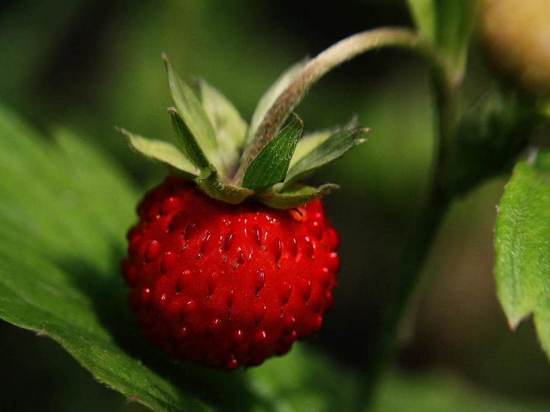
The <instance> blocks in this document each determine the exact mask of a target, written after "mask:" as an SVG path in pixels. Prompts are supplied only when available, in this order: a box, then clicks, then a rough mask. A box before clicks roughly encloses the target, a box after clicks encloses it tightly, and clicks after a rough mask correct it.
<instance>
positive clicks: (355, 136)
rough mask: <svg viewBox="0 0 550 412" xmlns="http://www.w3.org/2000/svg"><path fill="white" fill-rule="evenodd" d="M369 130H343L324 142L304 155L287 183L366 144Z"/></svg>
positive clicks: (289, 173) (290, 174) (290, 172)
mask: <svg viewBox="0 0 550 412" xmlns="http://www.w3.org/2000/svg"><path fill="white" fill-rule="evenodd" d="M368 131H369V130H368V129H364V128H356V129H342V130H339V131H337V132H335V133H333V134H331V135H330V136H329V137H328V138H326V139H325V140H323V141H322V142H321V143H320V144H319V145H318V146H316V147H315V146H314V147H312V149H311V150H310V151H308V152H306V153H305V154H303V155H302V157H301V158H300V160H298V161H297V162H296V163H295V164H294V165H293V166H292V167H291V168H290V170H289V171H288V174H287V176H286V179H285V183H286V182H292V181H294V180H297V179H300V178H303V177H304V175H306V174H309V173H311V172H313V171H314V170H316V169H318V168H320V167H322V166H324V165H326V164H328V163H330V162H332V161H334V160H336V159H337V158H339V157H340V156H342V155H343V154H344V153H346V152H347V151H348V150H350V149H351V148H353V147H355V146H357V145H359V144H361V143H364V142H365V141H366V135H367V133H368Z"/></svg>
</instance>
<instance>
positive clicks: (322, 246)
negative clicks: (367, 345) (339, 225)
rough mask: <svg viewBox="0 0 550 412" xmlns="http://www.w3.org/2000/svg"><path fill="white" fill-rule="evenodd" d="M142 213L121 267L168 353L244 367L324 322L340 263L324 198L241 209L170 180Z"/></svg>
mask: <svg viewBox="0 0 550 412" xmlns="http://www.w3.org/2000/svg"><path fill="white" fill-rule="evenodd" d="M138 214H139V222H138V224H137V225H136V226H135V227H133V228H132V229H131V230H130V231H129V233H128V253H129V256H128V257H127V258H126V259H125V260H124V263H123V265H122V268H123V271H124V275H125V278H126V280H127V283H128V285H129V287H130V288H131V292H130V301H131V306H132V309H133V310H134V311H135V312H136V314H137V316H138V319H139V322H140V325H141V327H142V329H143V331H144V334H145V335H146V336H147V337H148V338H149V339H150V340H151V341H152V342H153V343H154V344H156V345H158V346H160V347H162V348H163V349H164V350H165V351H167V352H169V353H171V354H173V355H175V356H177V357H179V358H182V359H186V360H194V361H199V362H201V363H204V364H207V365H209V366H214V367H220V368H225V369H235V368H237V367H239V366H252V365H258V364H260V363H262V362H263V361H264V360H265V359H266V358H267V357H270V356H272V355H276V354H277V355H281V354H284V353H286V352H288V350H289V349H290V347H291V346H292V344H293V343H294V342H295V341H296V340H298V339H301V338H304V337H306V336H308V335H311V334H312V333H314V332H316V331H317V330H318V329H319V328H320V327H321V324H322V321H323V314H324V312H325V310H326V309H327V308H328V307H329V306H330V305H331V304H332V293H333V289H334V287H335V284H336V272H337V270H338V266H339V261H338V255H337V254H336V248H337V247H338V235H337V233H336V231H335V230H334V228H333V227H332V225H331V224H330V222H329V221H328V220H327V219H326V217H325V213H324V209H323V206H322V203H321V201H320V200H313V201H310V202H309V203H307V204H305V205H303V206H302V207H299V208H296V209H291V210H275V209H270V208H268V207H266V206H262V205H260V204H256V203H251V202H249V203H244V204H240V205H236V206H234V205H229V204H226V203H223V202H220V201H217V200H214V199H211V198H209V197H207V196H206V195H204V194H203V193H202V192H200V191H199V190H198V189H196V188H195V186H194V185H192V184H191V183H188V182H186V181H185V180H183V179H180V178H177V177H168V178H167V179H166V180H165V181H164V182H163V183H162V184H160V185H159V186H157V187H156V188H154V189H153V190H151V191H150V192H149V193H147V195H146V196H145V198H144V199H143V201H142V202H141V204H140V205H139V207H138Z"/></svg>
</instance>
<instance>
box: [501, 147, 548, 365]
mask: <svg viewBox="0 0 550 412" xmlns="http://www.w3.org/2000/svg"><path fill="white" fill-rule="evenodd" d="M495 249H496V267H495V272H496V281H497V290H498V297H499V300H500V302H501V304H502V307H503V308H504V312H505V313H506V316H507V318H508V321H509V323H510V326H511V327H512V328H515V327H516V326H517V325H518V323H519V322H520V321H521V320H522V319H523V318H525V317H526V316H528V315H530V314H532V315H533V317H534V321H535V325H536V328H537V331H538V334H539V338H540V341H541V343H542V346H543V348H544V349H545V351H546V353H547V354H548V355H549V356H550V305H549V302H550V292H549V291H550V152H548V151H546V152H543V153H540V154H539V155H538V158H537V160H536V162H520V163H518V165H517V166H516V167H515V169H514V172H513V175H512V178H511V180H510V182H508V184H507V185H506V189H505V191H504V195H503V196H502V200H501V202H500V205H499V213H498V218H497V224H496V232H495Z"/></svg>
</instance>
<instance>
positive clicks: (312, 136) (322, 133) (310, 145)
mask: <svg viewBox="0 0 550 412" xmlns="http://www.w3.org/2000/svg"><path fill="white" fill-rule="evenodd" d="M357 126H358V120H357V116H355V115H354V116H353V117H352V118H351V119H350V121H349V122H348V123H347V124H346V125H344V126H342V127H333V128H331V129H324V130H316V131H314V132H309V133H305V134H304V135H303V136H302V138H301V139H300V140H298V144H297V145H296V150H295V151H294V155H293V156H292V159H291V160H290V166H289V169H292V167H293V166H294V165H295V164H296V163H298V162H299V161H300V160H301V159H302V158H303V157H304V156H305V155H307V154H308V153H310V152H311V151H312V150H313V149H315V148H317V147H318V146H320V145H321V144H322V143H323V142H324V141H325V140H327V139H328V138H329V137H330V136H332V135H333V134H334V133H336V132H337V131H339V130H342V129H353V128H356V127H357Z"/></svg>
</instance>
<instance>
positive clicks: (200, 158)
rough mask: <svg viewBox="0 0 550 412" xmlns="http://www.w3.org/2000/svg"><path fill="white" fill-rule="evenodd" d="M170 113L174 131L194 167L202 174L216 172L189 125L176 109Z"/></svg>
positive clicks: (169, 110) (170, 109)
mask: <svg viewBox="0 0 550 412" xmlns="http://www.w3.org/2000/svg"><path fill="white" fill-rule="evenodd" d="M168 113H169V114H170V118H171V119H172V124H173V125H174V130H175V131H176V133H177V135H178V137H179V140H178V141H179V143H180V147H181V148H182V150H183V152H184V153H185V155H186V156H187V158H188V159H189V160H190V161H191V162H192V163H193V165H194V166H195V167H196V168H197V169H199V170H200V171H201V174H208V172H212V171H214V170H215V169H214V167H213V166H212V165H211V164H210V162H209V161H208V159H207V158H206V156H205V155H204V153H203V151H202V149H201V147H200V146H199V144H198V142H197V141H196V140H195V137H194V136H193V135H192V134H191V132H190V131H189V129H188V128H187V125H186V124H185V123H184V121H183V119H182V118H181V117H180V115H179V113H178V112H177V110H176V109H174V108H169V109H168Z"/></svg>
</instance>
